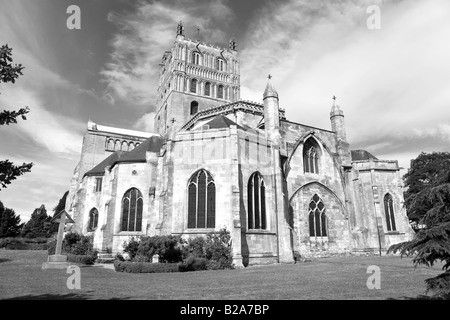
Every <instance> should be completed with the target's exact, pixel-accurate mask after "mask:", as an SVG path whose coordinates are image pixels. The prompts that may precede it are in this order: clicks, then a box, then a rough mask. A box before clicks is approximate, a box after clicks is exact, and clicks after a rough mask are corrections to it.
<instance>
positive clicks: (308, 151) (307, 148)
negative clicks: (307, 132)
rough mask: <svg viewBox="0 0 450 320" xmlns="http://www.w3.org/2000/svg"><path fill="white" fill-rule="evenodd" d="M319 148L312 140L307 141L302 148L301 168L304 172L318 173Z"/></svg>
mask: <svg viewBox="0 0 450 320" xmlns="http://www.w3.org/2000/svg"><path fill="white" fill-rule="evenodd" d="M319 157H320V156H319V146H318V145H317V143H315V141H314V140H313V139H309V140H307V141H306V142H305V145H304V146H303V166H304V169H305V173H306V172H310V173H315V174H318V173H319Z"/></svg>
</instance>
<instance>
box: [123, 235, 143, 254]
mask: <svg viewBox="0 0 450 320" xmlns="http://www.w3.org/2000/svg"><path fill="white" fill-rule="evenodd" d="M139 244H140V242H139V241H138V240H135V239H134V237H133V238H131V240H130V242H124V244H123V252H126V253H128V254H129V255H130V258H131V259H134V257H135V256H136V254H137V251H138V249H139Z"/></svg>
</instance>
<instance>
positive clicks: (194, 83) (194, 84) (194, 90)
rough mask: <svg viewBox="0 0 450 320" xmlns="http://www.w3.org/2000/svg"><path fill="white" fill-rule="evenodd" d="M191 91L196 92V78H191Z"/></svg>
mask: <svg viewBox="0 0 450 320" xmlns="http://www.w3.org/2000/svg"><path fill="white" fill-rule="evenodd" d="M191 92H192V93H197V79H192V80H191Z"/></svg>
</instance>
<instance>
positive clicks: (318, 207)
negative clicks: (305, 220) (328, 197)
mask: <svg viewBox="0 0 450 320" xmlns="http://www.w3.org/2000/svg"><path fill="white" fill-rule="evenodd" d="M308 213H309V235H310V236H311V237H326V236H327V216H326V214H325V205H324V204H323V202H322V199H320V197H319V196H318V195H317V194H315V195H314V196H313V197H312V199H311V202H310V203H309V209H308Z"/></svg>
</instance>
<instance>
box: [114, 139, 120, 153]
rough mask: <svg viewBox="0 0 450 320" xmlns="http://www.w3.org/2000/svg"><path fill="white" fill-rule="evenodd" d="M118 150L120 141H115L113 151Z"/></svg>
mask: <svg viewBox="0 0 450 320" xmlns="http://www.w3.org/2000/svg"><path fill="white" fill-rule="evenodd" d="M119 150H120V140H116V143H115V144H114V151H119Z"/></svg>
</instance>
